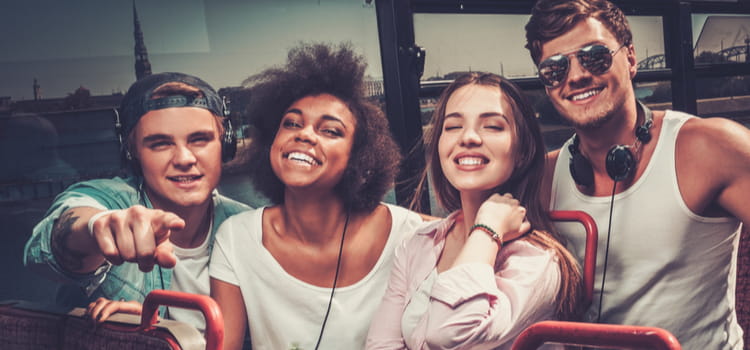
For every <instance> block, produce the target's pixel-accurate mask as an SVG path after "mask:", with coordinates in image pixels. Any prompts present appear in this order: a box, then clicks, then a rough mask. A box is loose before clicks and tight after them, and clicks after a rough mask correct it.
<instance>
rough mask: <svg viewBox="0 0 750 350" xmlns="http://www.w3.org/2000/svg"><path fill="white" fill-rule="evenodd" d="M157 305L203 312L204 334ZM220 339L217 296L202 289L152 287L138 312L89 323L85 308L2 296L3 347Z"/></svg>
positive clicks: (163, 348) (184, 347)
mask: <svg viewBox="0 0 750 350" xmlns="http://www.w3.org/2000/svg"><path fill="white" fill-rule="evenodd" d="M160 305H167V306H173V307H182V308H190V309H196V310H200V311H201V312H203V314H204V316H205V318H206V333H205V338H204V336H203V335H202V334H201V333H200V332H199V331H198V330H197V329H196V328H195V327H193V326H191V325H188V324H186V323H183V322H178V321H172V320H159V319H158V317H157V310H158V308H159V306H160ZM223 342H224V320H223V318H222V316H221V312H220V311H219V307H218V305H217V304H216V302H215V301H214V300H213V299H211V298H210V297H208V296H206V295H196V294H188V293H181V292H174V291H163V290H159V291H153V292H151V294H149V295H148V296H147V297H146V300H145V301H144V307H143V313H142V316H137V315H130V314H115V315H112V316H111V317H110V318H108V319H107V321H106V322H104V323H102V324H101V325H98V326H97V327H94V326H93V324H92V322H91V320H90V319H89V317H88V316H87V315H86V310H85V309H83V308H73V309H71V308H62V307H56V306H45V305H40V304H34V303H29V302H24V301H5V302H0V344H2V346H1V347H2V349H3V350H6V349H7V350H27V349H28V350H32V349H58V350H73V349H76V350H79V349H83V350H86V349H113V350H117V349H149V350H151V349H155V350H178V349H179V350H203V349H207V350H220V349H222V348H223Z"/></svg>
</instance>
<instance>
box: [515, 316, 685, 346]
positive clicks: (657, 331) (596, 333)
mask: <svg viewBox="0 0 750 350" xmlns="http://www.w3.org/2000/svg"><path fill="white" fill-rule="evenodd" d="M546 342H554V343H562V344H570V345H581V346H595V347H607V348H610V349H611V348H615V349H632V348H637V349H658V350H681V349H682V346H681V345H680V343H679V342H678V341H677V338H675V337H674V335H672V334H671V333H669V332H668V331H666V330H664V329H662V328H656V327H641V326H624V325H614V324H597V323H584V322H566V321H542V322H537V323H535V324H533V325H531V326H530V327H529V328H526V329H525V330H524V331H523V332H521V334H520V335H519V336H518V338H516V340H515V342H513V346H512V347H511V350H534V349H537V348H539V347H540V346H542V344H544V343H546Z"/></svg>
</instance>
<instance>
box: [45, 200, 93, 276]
mask: <svg viewBox="0 0 750 350" xmlns="http://www.w3.org/2000/svg"><path fill="white" fill-rule="evenodd" d="M78 219H79V217H78V216H74V215H73V213H72V212H71V211H66V212H65V213H63V215H62V216H61V217H60V218H58V219H57V220H56V221H55V225H54V227H53V228H52V242H51V243H52V254H53V255H54V256H55V258H56V259H57V261H58V262H59V263H60V265H62V266H63V267H65V268H66V269H70V270H78V269H80V268H81V267H83V258H84V257H85V254H80V253H75V252H71V251H70V249H68V248H67V246H66V244H65V242H66V241H67V240H68V237H70V235H71V233H73V224H74V223H75V222H76V221H78Z"/></svg>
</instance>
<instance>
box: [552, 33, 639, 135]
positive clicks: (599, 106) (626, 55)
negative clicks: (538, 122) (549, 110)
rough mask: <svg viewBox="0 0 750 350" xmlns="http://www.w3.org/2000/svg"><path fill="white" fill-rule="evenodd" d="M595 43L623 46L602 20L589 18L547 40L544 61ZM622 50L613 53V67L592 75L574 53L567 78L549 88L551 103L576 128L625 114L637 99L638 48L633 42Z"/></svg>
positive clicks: (586, 127) (594, 124) (586, 126)
mask: <svg viewBox="0 0 750 350" xmlns="http://www.w3.org/2000/svg"><path fill="white" fill-rule="evenodd" d="M591 44H603V45H605V46H607V47H608V48H610V49H616V48H618V47H620V46H621V45H622V44H621V43H620V42H618V41H617V39H616V38H615V36H614V34H612V32H611V31H610V30H609V29H607V27H606V26H605V25H604V24H602V22H600V21H599V20H597V19H595V18H587V19H585V20H583V21H581V22H579V23H578V24H577V25H575V26H574V27H573V28H572V29H571V30H569V31H568V32H566V33H565V34H562V35H560V36H558V37H557V38H554V39H552V40H550V41H548V42H546V43H544V44H543V45H542V51H541V59H540V62H541V61H543V60H545V59H547V58H548V57H550V56H554V55H557V54H560V53H565V52H571V50H573V51H575V50H577V49H579V48H581V47H584V46H588V45H591ZM620 50H621V51H622V52H620V53H618V54H615V55H614V56H613V58H612V66H611V67H610V68H609V70H608V71H607V72H605V73H603V74H600V75H594V74H591V73H590V72H589V71H587V70H586V69H584V68H583V67H582V66H581V64H580V62H578V58H577V57H575V55H571V56H570V67H569V68H568V73H567V77H566V78H565V80H563V81H562V83H561V84H560V85H558V86H556V87H554V88H549V87H548V88H546V90H547V95H548V96H549V99H550V102H552V104H553V105H554V106H555V108H556V109H557V111H558V112H560V115H562V116H563V117H564V118H565V119H567V120H568V121H569V122H570V123H571V124H573V126H574V127H575V128H577V129H592V128H597V127H599V126H601V125H603V124H605V123H606V122H607V121H609V120H611V119H612V118H614V117H615V116H616V115H618V114H619V113H622V112H623V111H624V108H625V107H624V106H625V104H626V101H633V100H634V99H635V93H634V91H633V85H632V78H633V77H634V76H635V73H636V71H637V65H636V61H635V51H634V49H633V46H632V45H628V46H625V47H623V48H621V49H620Z"/></svg>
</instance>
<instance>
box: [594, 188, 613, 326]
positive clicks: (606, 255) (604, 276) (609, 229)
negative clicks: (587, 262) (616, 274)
mask: <svg viewBox="0 0 750 350" xmlns="http://www.w3.org/2000/svg"><path fill="white" fill-rule="evenodd" d="M616 190H617V180H615V183H614V185H612V197H611V199H610V200H609V223H608V224H607V246H606V248H605V249H604V271H602V286H601V288H600V289H599V313H598V314H597V316H596V323H599V321H601V318H602V300H603V298H604V280H605V279H607V262H609V238H610V234H611V233H612V212H613V209H614V207H615V206H614V204H615V191H616Z"/></svg>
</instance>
